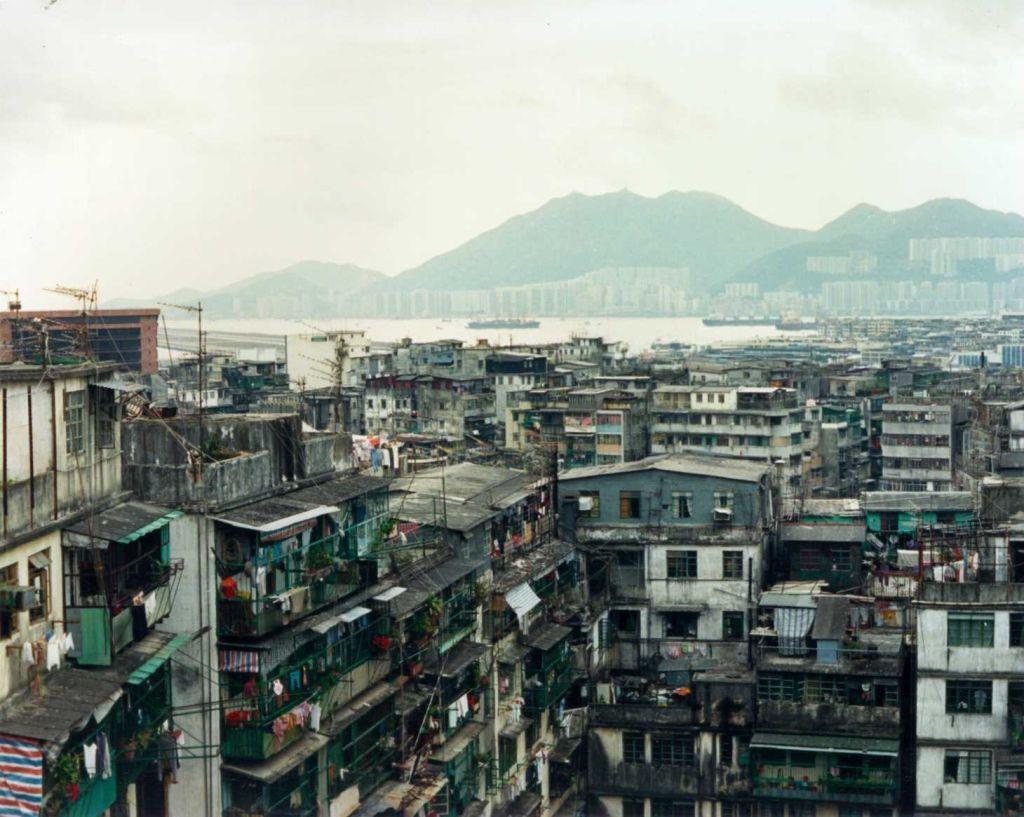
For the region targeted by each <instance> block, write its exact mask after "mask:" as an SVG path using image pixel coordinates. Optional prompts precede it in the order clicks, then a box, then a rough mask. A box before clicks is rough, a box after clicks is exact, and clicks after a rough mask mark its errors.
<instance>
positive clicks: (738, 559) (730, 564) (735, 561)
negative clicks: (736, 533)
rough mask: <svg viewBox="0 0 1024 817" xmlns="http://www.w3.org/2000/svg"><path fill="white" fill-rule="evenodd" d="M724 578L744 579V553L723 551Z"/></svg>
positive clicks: (740, 551)
mask: <svg viewBox="0 0 1024 817" xmlns="http://www.w3.org/2000/svg"><path fill="white" fill-rule="evenodd" d="M722 578H723V579H742V578H743V551H742V550H723V551H722Z"/></svg>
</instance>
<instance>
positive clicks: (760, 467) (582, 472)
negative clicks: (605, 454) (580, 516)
mask: <svg viewBox="0 0 1024 817" xmlns="http://www.w3.org/2000/svg"><path fill="white" fill-rule="evenodd" d="M637 471H667V472H669V473H674V474H692V475H694V476H701V477H717V478H719V479H731V480H735V481H737V482H760V480H761V478H762V477H764V476H765V475H766V474H768V473H770V471H771V466H769V465H768V464H767V463H760V462H752V461H750V460H740V459H734V458H731V457H720V456H716V455H714V454H699V453H692V454H659V455H657V456H654V457H646V458H645V459H642V460H637V461H636V462H622V463H612V464H611V465H593V466H589V467H586V468H573V469H572V470H571V471H565V472H563V473H561V474H559V476H558V479H559V482H562V483H569V482H573V481H575V480H578V479H590V478H592V477H602V476H607V475H610V474H632V473H635V472H637Z"/></svg>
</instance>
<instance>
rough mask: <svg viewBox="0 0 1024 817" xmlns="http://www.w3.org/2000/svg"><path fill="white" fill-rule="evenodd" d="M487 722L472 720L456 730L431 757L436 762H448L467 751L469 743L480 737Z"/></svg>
mask: <svg viewBox="0 0 1024 817" xmlns="http://www.w3.org/2000/svg"><path fill="white" fill-rule="evenodd" d="M484 726H485V724H484V723H482V722H481V721H470V722H469V723H467V724H465V725H464V726H463V727H462V728H461V729H459V730H458V731H456V733H455V734H454V735H452V736H451V737H450V738H448V740H446V741H445V742H444V744H443V745H442V746H440V747H439V748H438V749H436V750H435V751H434V753H433V754H432V755H431V756H430V759H431V760H432V761H434V762H436V763H448V762H449V761H452V760H454V759H455V758H457V757H458V756H459V754H461V753H462V752H463V751H465V749H466V747H467V746H469V744H470V743H471V742H472V741H474V740H476V739H477V738H478V737H480V733H481V732H483V731H484Z"/></svg>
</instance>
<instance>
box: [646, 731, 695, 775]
mask: <svg viewBox="0 0 1024 817" xmlns="http://www.w3.org/2000/svg"><path fill="white" fill-rule="evenodd" d="M651 765H652V766H686V767H692V766H693V765H694V751H693V736H692V735H654V736H653V737H652V738H651Z"/></svg>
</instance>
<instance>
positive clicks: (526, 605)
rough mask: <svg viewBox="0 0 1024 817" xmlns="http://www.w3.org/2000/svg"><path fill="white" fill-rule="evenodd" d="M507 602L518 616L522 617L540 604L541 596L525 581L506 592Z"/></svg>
mask: <svg viewBox="0 0 1024 817" xmlns="http://www.w3.org/2000/svg"><path fill="white" fill-rule="evenodd" d="M505 604H507V605H508V606H509V607H511V608H512V612H514V613H515V614H516V617H517V618H520V619H521V618H522V617H523V616H525V615H526V614H527V613H529V612H530V611H531V610H532V609H533V608H534V607H536V606H537V605H538V604H540V597H539V596H538V595H537V594H536V593H535V592H534V591H533V588H532V587H530V583H529V582H523V583H522V584H520V585H517V586H516V587H513V588H512V589H511V590H509V591H508V592H507V593H505Z"/></svg>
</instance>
